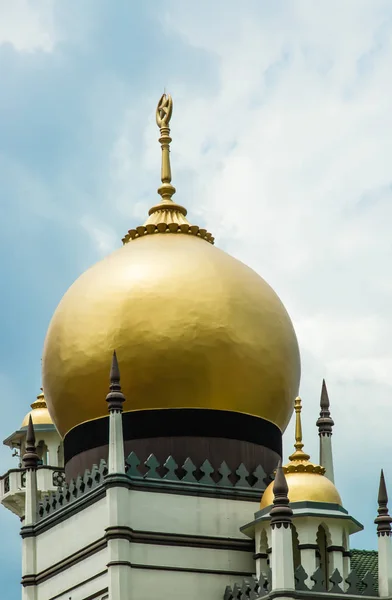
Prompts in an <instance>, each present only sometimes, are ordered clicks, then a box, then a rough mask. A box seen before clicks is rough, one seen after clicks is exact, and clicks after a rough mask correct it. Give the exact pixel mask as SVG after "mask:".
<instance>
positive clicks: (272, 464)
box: [0, 94, 392, 600]
mask: <svg viewBox="0 0 392 600" xmlns="http://www.w3.org/2000/svg"><path fill="white" fill-rule="evenodd" d="M172 108H173V104H172V99H171V97H170V96H169V95H166V94H164V95H163V96H162V98H161V99H160V101H159V104H158V108H157V112H156V118H157V125H158V127H159V129H160V138H159V142H160V144H161V148H162V170H161V181H162V183H161V186H160V187H159V189H158V193H159V196H160V200H159V202H158V204H156V205H155V206H153V207H152V208H151V209H150V210H149V214H148V218H147V220H146V221H145V223H144V225H140V226H138V227H136V228H135V229H131V230H129V231H128V233H127V234H126V235H125V237H124V238H123V240H122V242H123V245H122V247H121V248H120V249H118V250H116V251H115V252H113V253H112V254H111V255H110V256H108V257H106V258H105V259H104V260H102V261H101V262H99V263H98V264H96V265H94V266H93V267H91V268H90V269H88V270H87V271H86V272H85V273H84V274H82V275H81V276H80V277H79V278H78V279H77V280H76V282H75V283H74V284H73V285H72V286H71V287H70V289H69V290H68V291H67V292H66V294H65V295H64V297H63V299H62V300H61V302H60V304H59V305H58V307H57V309H56V311H55V313H54V315H53V318H52V320H51V323H50V326H49V329H48V332H47V335H46V339H45V345H44V351H43V358H42V379H43V391H42V390H41V393H40V394H39V395H38V397H37V400H36V401H35V402H33V404H32V405H31V411H30V412H29V413H28V414H27V415H26V417H25V419H24V420H23V423H22V425H21V427H20V428H19V429H18V430H16V431H15V432H14V433H13V434H11V435H10V436H9V437H8V438H7V439H6V440H5V441H4V443H5V444H6V445H7V446H9V447H10V449H11V450H12V451H13V454H14V456H17V457H19V465H18V468H11V469H9V470H8V471H7V473H5V474H4V475H3V476H2V477H1V478H0V501H1V503H2V504H3V505H4V506H5V507H6V508H8V509H9V510H11V511H12V512H13V513H15V514H16V515H17V516H18V517H19V518H20V521H21V537H22V582H21V583H22V586H21V590H22V600H108V599H110V600H133V599H135V600H139V599H140V600H155V599H156V598H159V599H160V600H184V599H185V598H186V599H187V600H201V599H203V600H257V599H258V598H262V597H265V598H271V599H272V598H282V599H286V598H296V599H301V598H303V599H304V600H305V599H306V598H307V599H311V598H312V599H315V598H316V597H318V596H319V597H320V600H322V599H326V598H331V600H336V599H337V598H341V597H344V596H347V598H350V597H355V598H357V597H358V596H361V597H363V598H365V599H366V598H370V597H381V598H391V597H392V538H391V536H392V531H391V522H392V518H391V517H390V516H389V512H388V497H387V491H386V485H385V480H384V476H383V473H381V478H380V488H379V494H378V506H379V508H378V516H377V517H376V519H375V522H376V524H377V536H378V551H377V552H376V551H365V550H353V549H351V546H352V544H351V541H350V538H351V536H352V535H353V534H355V533H356V532H358V531H360V530H361V529H363V527H362V525H361V524H360V523H359V522H358V521H357V520H356V519H355V518H354V516H351V515H350V514H349V513H348V511H347V510H346V509H345V508H344V506H343V502H342V499H341V497H340V494H339V491H338V489H337V488H336V486H335V483H334V469H333V452H332V443H331V442H332V430H333V426H334V422H333V420H332V418H331V414H330V403H329V398H328V392H327V388H326V385H325V383H324V382H323V385H322V390H321V400H320V415H319V418H318V420H317V428H318V434H319V439H320V456H319V461H318V462H319V464H316V463H314V462H312V461H311V460H310V456H309V455H308V454H307V453H306V452H305V450H304V443H303V437H302V426H301V410H302V403H301V399H300V398H299V397H298V390H299V384H300V353H299V348H298V343H297V338H296V335H295V331H294V328H293V324H292V322H291V320H290V317H289V315H288V313H287V312H286V310H285V308H284V306H283V304H282V302H281V301H280V299H279V298H278V296H277V295H276V293H275V292H274V291H273V290H272V288H271V287H270V286H269V285H268V284H267V283H266V282H265V281H264V280H263V279H262V278H261V277H260V276H259V275H258V274H257V273H255V272H254V271H253V270H252V269H250V268H249V267H247V266H246V265H245V264H243V263H241V262H240V261H238V260H236V259H234V258H233V257H231V256H229V255H228V254H226V253H225V252H223V251H221V250H219V249H218V248H217V247H216V246H215V245H214V238H213V237H212V235H211V233H209V232H208V231H207V230H206V229H203V228H200V227H198V226H197V225H191V224H190V222H189V221H188V219H187V211H186V209H185V208H184V207H183V206H182V205H181V204H177V203H175V202H174V201H173V199H172V197H173V195H174V193H175V191H176V190H175V188H174V187H173V185H172V183H171V166H170V155H169V151H170V143H171V141H172V140H171V137H170V128H169V124H170V119H171V115H172ZM120 375H121V378H120ZM293 410H294V411H295V419H296V427H295V443H294V451H293V453H292V454H291V455H290V456H289V459H288V462H287V464H283V465H282V462H283V463H285V460H284V458H283V457H282V435H283V433H284V431H285V429H286V427H287V425H288V422H289V420H290V418H291V416H292V414H293ZM375 535H376V531H375ZM353 600H354V598H353Z"/></svg>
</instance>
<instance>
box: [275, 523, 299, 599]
mask: <svg viewBox="0 0 392 600" xmlns="http://www.w3.org/2000/svg"><path fill="white" fill-rule="evenodd" d="M271 548H272V552H271V571H272V591H276V590H294V588H295V581H294V559H293V540H292V531H291V526H288V527H284V526H283V525H281V526H280V527H278V526H273V527H272V530H271Z"/></svg>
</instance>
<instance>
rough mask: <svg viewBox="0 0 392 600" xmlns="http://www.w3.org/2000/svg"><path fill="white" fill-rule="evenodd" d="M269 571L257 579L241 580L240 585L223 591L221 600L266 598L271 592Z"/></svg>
mask: <svg viewBox="0 0 392 600" xmlns="http://www.w3.org/2000/svg"><path fill="white" fill-rule="evenodd" d="M271 579H272V578H271V570H270V569H268V570H267V571H266V572H265V573H262V574H261V575H260V577H259V579H256V578H255V577H248V578H246V579H243V580H242V583H241V584H240V585H237V584H236V583H235V584H234V585H233V587H232V588H231V587H230V586H229V585H228V586H227V587H226V589H225V593H224V595H223V600H256V598H263V597H264V596H268V594H269V593H270V591H271Z"/></svg>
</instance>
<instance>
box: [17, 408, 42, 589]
mask: <svg viewBox="0 0 392 600" xmlns="http://www.w3.org/2000/svg"><path fill="white" fill-rule="evenodd" d="M37 465H38V454H37V450H36V447H35V434H34V426H33V420H32V418H31V415H30V418H29V423H28V426H27V435H26V451H25V453H24V455H23V466H24V468H25V469H26V495H25V517H24V523H23V526H22V529H21V536H22V539H23V542H22V585H23V589H22V600H36V596H37V588H36V586H35V580H34V578H35V572H36V562H37V560H36V559H37V557H36V539H35V536H34V532H33V525H34V523H35V522H36V520H37V510H38V490H37Z"/></svg>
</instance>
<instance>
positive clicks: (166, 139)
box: [156, 93, 176, 204]
mask: <svg viewBox="0 0 392 600" xmlns="http://www.w3.org/2000/svg"><path fill="white" fill-rule="evenodd" d="M172 112H173V100H172V97H171V96H170V94H166V93H165V94H163V95H162V97H161V99H160V100H159V102H158V106H157V111H156V121H157V125H158V127H159V130H160V133H161V137H160V138H159V142H160V144H161V148H162V168H161V181H162V185H161V186H160V188H158V194H159V195H160V196H161V197H162V202H163V203H165V204H170V203H172V202H173V201H172V199H171V198H172V196H173V194H175V193H176V188H175V187H174V186H173V185H172V184H171V179H172V176H171V167H170V142H171V141H172V139H171V137H170V128H169V123H170V119H171V116H172Z"/></svg>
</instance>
